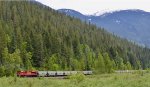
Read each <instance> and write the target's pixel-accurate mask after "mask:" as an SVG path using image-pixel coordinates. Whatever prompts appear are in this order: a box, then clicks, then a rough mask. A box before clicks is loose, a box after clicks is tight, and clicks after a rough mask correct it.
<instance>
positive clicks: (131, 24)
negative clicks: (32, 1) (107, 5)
mask: <svg viewBox="0 0 150 87" xmlns="http://www.w3.org/2000/svg"><path fill="white" fill-rule="evenodd" d="M59 11H60V12H64V13H65V14H67V15H71V16H74V17H76V18H80V19H81V20H83V21H90V22H91V23H93V24H96V25H97V26H99V27H103V28H105V29H106V30H107V31H109V32H111V33H114V34H116V35H118V36H121V37H123V38H127V39H129V40H132V41H135V42H137V43H140V44H141V45H146V46H149V47H150V34H149V32H150V22H149V20H150V13H149V12H145V11H142V10H122V11H115V12H110V13H109V12H107V13H104V14H101V15H97V13H96V14H93V15H90V16H86V15H83V14H81V13H79V12H77V11H74V10H69V9H60V10H59ZM67 11H68V12H67ZM76 14H80V15H76Z"/></svg>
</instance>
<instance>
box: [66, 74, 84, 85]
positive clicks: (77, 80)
mask: <svg viewBox="0 0 150 87" xmlns="http://www.w3.org/2000/svg"><path fill="white" fill-rule="evenodd" d="M69 79H70V80H71V81H73V82H75V83H80V82H82V81H83V80H84V79H85V75H84V74H82V73H77V74H72V75H70V76H69Z"/></svg>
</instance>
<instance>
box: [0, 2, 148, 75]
mask: <svg viewBox="0 0 150 87" xmlns="http://www.w3.org/2000/svg"><path fill="white" fill-rule="evenodd" d="M149 62H150V49H148V48H143V47H140V46H138V45H136V44H134V43H131V42H128V41H127V40H125V39H121V38H119V37H117V36H114V35H112V34H110V33H108V32H106V31H105V30H104V29H101V28H97V27H96V26H94V25H92V24H90V23H86V22H81V21H80V20H79V19H76V18H73V17H70V16H66V15H64V14H62V13H59V12H58V11H55V10H53V9H51V8H49V7H47V6H44V5H42V4H40V3H38V2H35V1H20V2H18V1H1V2H0V76H4V75H6V76H9V75H14V73H15V72H16V71H17V70H36V69H37V70H94V71H97V72H98V73H110V72H112V71H113V70H118V69H119V70H120V69H122V70H123V69H141V68H143V69H145V68H148V67H150V64H149Z"/></svg>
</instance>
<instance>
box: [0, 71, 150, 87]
mask: <svg viewBox="0 0 150 87" xmlns="http://www.w3.org/2000/svg"><path fill="white" fill-rule="evenodd" d="M0 87H150V73H134V74H130V73H124V74H123V73H122V74H116V73H114V74H101V75H91V76H85V77H82V76H78V77H77V78H74V77H73V78H70V79H58V78H18V77H16V78H15V77H2V78H0Z"/></svg>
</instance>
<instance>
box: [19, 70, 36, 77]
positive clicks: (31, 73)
mask: <svg viewBox="0 0 150 87" xmlns="http://www.w3.org/2000/svg"><path fill="white" fill-rule="evenodd" d="M17 76H19V77H37V76H38V72H37V71H17Z"/></svg>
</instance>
